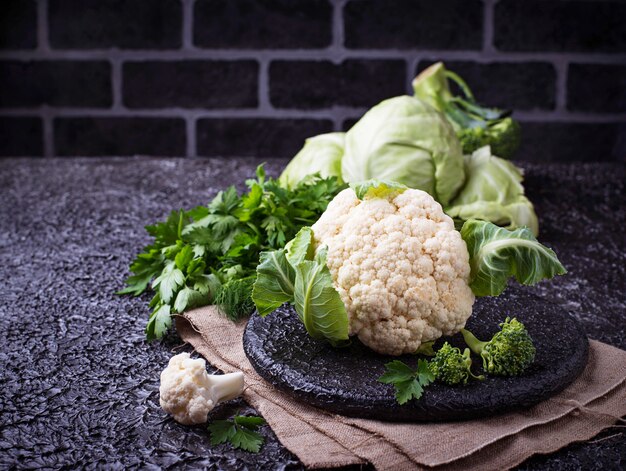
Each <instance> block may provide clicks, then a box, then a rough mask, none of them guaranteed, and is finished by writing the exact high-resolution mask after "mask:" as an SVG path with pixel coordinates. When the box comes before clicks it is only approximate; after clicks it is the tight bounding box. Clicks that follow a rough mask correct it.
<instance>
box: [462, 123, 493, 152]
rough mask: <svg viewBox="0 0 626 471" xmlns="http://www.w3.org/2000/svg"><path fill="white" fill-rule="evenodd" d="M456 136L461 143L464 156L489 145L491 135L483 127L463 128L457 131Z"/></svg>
mask: <svg viewBox="0 0 626 471" xmlns="http://www.w3.org/2000/svg"><path fill="white" fill-rule="evenodd" d="M456 135H457V137H458V138H459V141H460V142H461V147H462V148H463V154H467V155H469V154H471V153H472V152H474V151H475V150H476V149H480V148H481V147H484V146H486V145H487V144H489V135H488V134H487V131H486V129H485V128H482V127H474V128H462V129H459V130H458V131H457V133H456Z"/></svg>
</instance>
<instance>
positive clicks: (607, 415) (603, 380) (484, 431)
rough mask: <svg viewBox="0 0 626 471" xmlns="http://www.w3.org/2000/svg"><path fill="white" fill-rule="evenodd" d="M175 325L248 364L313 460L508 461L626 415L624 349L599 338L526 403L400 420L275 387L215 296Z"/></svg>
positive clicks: (294, 443)
mask: <svg viewBox="0 0 626 471" xmlns="http://www.w3.org/2000/svg"><path fill="white" fill-rule="evenodd" d="M176 325H177V328H178V332H179V333H180V335H181V337H182V338H183V340H185V341H186V342H189V343H190V344H191V345H192V346H193V347H194V348H195V349H196V351H197V352H198V353H200V354H201V355H202V356H203V357H205V358H206V359H207V360H208V361H209V363H211V364H212V365H214V366H216V367H217V368H219V369H221V370H222V371H224V372H231V371H236V370H240V371H243V373H244V375H245V382H246V386H247V387H246V389H245V391H244V394H243V396H244V399H245V400H246V401H247V402H248V403H249V404H251V405H252V406H253V407H255V408H256V409H257V410H258V411H259V413H260V414H261V415H263V417H264V418H265V420H266V421H267V423H268V424H269V425H270V426H271V427H272V430H273V431H274V433H275V434H276V436H277V437H278V439H279V440H280V442H281V443H282V444H283V445H284V446H285V447H287V448H288V449H289V450H290V451H291V452H293V453H294V454H295V455H297V456H298V458H299V459H300V460H301V461H302V463H304V464H305V465H306V466H308V467H311V468H324V467H339V466H346V465H351V464H363V463H366V462H369V463H372V464H373V465H374V466H375V467H376V468H377V469H379V470H403V469H423V468H430V467H436V468H437V469H442V470H443V469H463V470H472V469H476V470H482V471H485V470H492V469H493V470H496V469H498V470H499V469H506V468H510V467H513V466H515V465H517V464H519V463H521V462H522V461H524V460H525V459H526V458H528V457H529V456H531V455H533V454H535V453H549V452H552V451H555V450H558V449H559V448H561V447H563V446H565V445H567V444H569V443H572V442H577V441H583V440H588V439H590V438H591V437H593V436H594V435H596V434H597V433H598V432H600V431H601V430H602V429H604V428H607V427H610V426H611V425H613V424H614V423H615V422H616V420H617V419H618V418H619V417H622V416H624V415H626V382H625V379H626V351H622V350H619V349H617V348H614V347H611V346H609V345H606V344H603V343H601V342H596V341H593V340H592V341H591V342H590V349H589V363H588V364H587V367H586V369H585V371H584V372H583V373H582V374H581V375H580V377H579V378H578V379H577V380H576V381H575V382H574V383H573V384H572V385H570V386H569V387H568V388H567V389H565V390H564V391H563V392H561V393H560V394H558V395H557V396H554V397H552V398H550V399H548V400H547V401H544V402H542V403H540V404H538V405H536V406H534V407H532V408H530V409H526V410H518V411H513V412H510V413H508V414H505V415H499V416H495V417H486V418H484V419H482V420H472V421H464V422H444V423H410V424H400V423H390V422H381V421H376V420H366V419H354V418H350V417H344V416H340V415H336V414H332V413H329V412H325V411H323V410H320V409H317V408H314V407H311V406H308V405H307V404H302V403H300V402H297V401H295V400H293V399H292V398H291V397H290V396H289V395H287V394H285V393H283V392H280V391H279V390H277V389H275V388H273V387H272V386H271V385H270V384H269V383H267V382H266V381H264V380H263V379H261V377H260V376H259V375H258V374H257V373H256V372H255V371H254V369H253V368H252V365H251V364H250V362H249V361H248V359H247V357H246V355H245V353H244V351H243V345H242V336H243V330H244V327H245V322H242V323H238V324H233V323H232V322H231V321H229V320H227V319H225V318H224V317H223V316H221V315H220V314H219V313H218V312H217V311H216V309H215V308H214V307H212V306H207V307H203V308H200V309H195V310H193V311H189V312H187V313H185V316H184V318H183V317H180V316H179V317H178V319H177V323H176Z"/></svg>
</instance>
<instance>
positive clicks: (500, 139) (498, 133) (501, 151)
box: [487, 118, 522, 159]
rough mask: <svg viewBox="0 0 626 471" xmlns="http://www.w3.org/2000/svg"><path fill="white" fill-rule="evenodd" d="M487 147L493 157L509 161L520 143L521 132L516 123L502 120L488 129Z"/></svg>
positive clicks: (507, 119)
mask: <svg viewBox="0 0 626 471" xmlns="http://www.w3.org/2000/svg"><path fill="white" fill-rule="evenodd" d="M487 129H488V134H489V145H490V146H491V152H492V153H493V155H497V156H498V157H502V158H503V159H510V158H511V157H513V154H515V151H517V149H518V147H519V145H520V142H521V141H522V131H521V128H520V125H519V123H518V122H517V121H514V120H513V119H511V118H504V119H503V120H501V121H498V122H497V123H495V124H494V125H492V126H489V127H488V128H487Z"/></svg>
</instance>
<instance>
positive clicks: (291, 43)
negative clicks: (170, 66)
mask: <svg viewBox="0 0 626 471" xmlns="http://www.w3.org/2000/svg"><path fill="white" fill-rule="evenodd" d="M331 41H332V7H331V5H330V3H329V2H328V1H327V0H300V1H298V2H293V1H291V0H264V1H262V2H259V1H258V0H198V1H197V2H196V3H195V9H194V44H196V45H197V46H200V47H206V48H242V49H272V48H273V49H310V48H323V47H327V46H328V45H330V43H331Z"/></svg>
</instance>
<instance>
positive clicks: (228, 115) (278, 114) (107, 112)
mask: <svg viewBox="0 0 626 471" xmlns="http://www.w3.org/2000/svg"><path fill="white" fill-rule="evenodd" d="M366 111H367V108H346V107H335V108H326V109H323V110H295V109H294V110H291V109H272V110H259V109H257V108H243V109H215V110H206V109H187V108H161V109H129V108H125V109H123V110H122V111H118V110H113V109H104V108H50V107H48V106H42V107H38V108H24V109H19V108H18V109H4V110H1V109H0V116H2V117H22V116H31V117H37V116H39V117H43V116H44V114H45V115H46V116H49V117H50V118H178V119H187V118H189V119H195V120H197V119H203V118H223V119H320V120H321V119H328V120H335V119H341V120H343V119H350V118H358V117H360V116H362V115H363V113H365V112H366ZM513 116H514V117H515V118H516V119H519V120H520V121H546V122H576V123H602V122H614V123H620V122H625V123H626V115H625V114H623V113H595V114H588V113H584V112H567V113H558V112H554V111H516V112H515V113H514V115H513Z"/></svg>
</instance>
